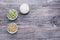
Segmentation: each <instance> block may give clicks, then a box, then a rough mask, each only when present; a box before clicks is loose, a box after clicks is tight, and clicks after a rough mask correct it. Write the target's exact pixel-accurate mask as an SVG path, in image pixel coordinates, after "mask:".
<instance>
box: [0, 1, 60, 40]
mask: <svg viewBox="0 0 60 40" xmlns="http://www.w3.org/2000/svg"><path fill="white" fill-rule="evenodd" d="M22 3H28V4H29V5H30V12H29V14H27V15H21V14H20V11H19V7H20V5H21V4H22ZM9 9H15V10H17V12H18V13H19V16H18V18H17V19H16V20H15V21H9V20H8V19H7V17H6V16H7V15H6V14H7V13H8V10H9ZM59 15H60V0H0V40H60V27H59V26H60V16H59ZM11 22H15V23H16V24H17V27H18V32H17V33H16V34H14V35H11V34H9V33H8V32H7V30H6V28H7V25H8V24H9V23H11Z"/></svg>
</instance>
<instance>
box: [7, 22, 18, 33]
mask: <svg viewBox="0 0 60 40" xmlns="http://www.w3.org/2000/svg"><path fill="white" fill-rule="evenodd" d="M17 30H18V27H17V25H16V23H9V24H8V27H7V31H8V32H9V33H11V34H14V33H16V32H17Z"/></svg>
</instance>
